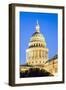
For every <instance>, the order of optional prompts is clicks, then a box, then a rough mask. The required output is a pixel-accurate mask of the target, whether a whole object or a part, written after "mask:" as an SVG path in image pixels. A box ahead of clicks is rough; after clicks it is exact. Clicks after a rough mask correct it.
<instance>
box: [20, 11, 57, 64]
mask: <svg viewBox="0 0 66 90" xmlns="http://www.w3.org/2000/svg"><path fill="white" fill-rule="evenodd" d="M37 20H38V22H39V25H40V32H41V33H42V34H43V36H44V37H45V40H46V43H47V48H48V49H49V52H48V57H49V58H51V57H53V56H54V55H55V54H57V52H58V15H57V14H53V13H32V12H20V64H25V63H26V49H27V48H28V43H29V41H30V38H31V36H32V34H33V33H34V32H35V31H36V29H35V27H36V22H37Z"/></svg>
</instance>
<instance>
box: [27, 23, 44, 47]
mask: <svg viewBox="0 0 66 90" xmlns="http://www.w3.org/2000/svg"><path fill="white" fill-rule="evenodd" d="M39 46H40V47H46V42H45V38H44V37H43V35H42V34H41V33H40V26H39V24H38V21H37V25H36V32H35V33H34V34H33V35H32V37H31V38H30V42H29V47H39Z"/></svg>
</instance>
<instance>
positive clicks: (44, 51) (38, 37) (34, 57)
mask: <svg viewBox="0 0 66 90" xmlns="http://www.w3.org/2000/svg"><path fill="white" fill-rule="evenodd" d="M48 51H49V50H48V48H47V47H46V41H45V38H44V36H43V35H42V34H41V32H40V26H39V23H38V21H37V24H36V32H35V33H34V34H33V35H32V37H31V38H30V42H29V45H28V48H27V49H26V65H20V72H24V71H25V70H29V69H30V68H31V67H32V68H40V69H45V70H46V71H48V72H50V73H51V74H53V75H56V74H57V72H58V56H57V55H55V56H54V57H53V58H52V59H51V60H48Z"/></svg>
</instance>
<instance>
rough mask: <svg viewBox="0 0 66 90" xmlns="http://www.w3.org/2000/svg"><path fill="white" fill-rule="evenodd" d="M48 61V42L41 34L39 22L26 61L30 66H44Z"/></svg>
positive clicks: (27, 51)
mask: <svg viewBox="0 0 66 90" xmlns="http://www.w3.org/2000/svg"><path fill="white" fill-rule="evenodd" d="M47 60H48V48H46V41H45V38H44V37H43V35H42V34H41V32H40V26H39V24H38V21H37V25H36V32H35V33H34V34H33V35H32V37H31V39H30V42H29V47H28V49H27V50H26V61H27V64H29V65H42V64H43V65H44V64H45V62H46V61H47Z"/></svg>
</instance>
